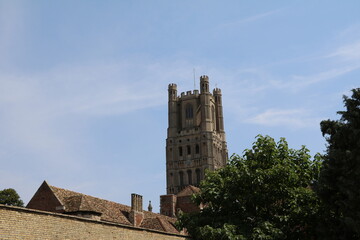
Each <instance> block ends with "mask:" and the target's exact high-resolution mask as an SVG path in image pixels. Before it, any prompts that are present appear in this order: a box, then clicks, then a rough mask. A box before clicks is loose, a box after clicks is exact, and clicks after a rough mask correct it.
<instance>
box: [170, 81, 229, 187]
mask: <svg viewBox="0 0 360 240" xmlns="http://www.w3.org/2000/svg"><path fill="white" fill-rule="evenodd" d="M168 91H169V127H168V131H167V139H166V181H167V189H166V191H167V194H177V193H178V192H180V191H181V190H182V189H184V188H185V187H186V186H188V185H194V186H198V185H199V183H200V181H201V180H202V179H203V178H204V172H205V170H206V169H209V170H211V171H213V170H215V169H218V168H221V167H223V166H225V165H226V162H227V159H228V152H227V146H226V140H225V131H224V118H223V111H222V99H221V90H220V89H218V88H215V89H214V90H213V93H212V94H211V93H210V92H209V78H208V76H201V77H200V93H199V91H198V90H194V91H193V92H192V91H187V92H186V94H185V93H181V95H180V96H178V95H177V86H176V84H174V83H172V84H169V88H168Z"/></svg>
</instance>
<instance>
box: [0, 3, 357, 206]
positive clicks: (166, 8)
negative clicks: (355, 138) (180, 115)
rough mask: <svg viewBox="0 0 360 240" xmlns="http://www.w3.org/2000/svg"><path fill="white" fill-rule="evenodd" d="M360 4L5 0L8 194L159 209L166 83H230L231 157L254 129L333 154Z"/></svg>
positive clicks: (1, 26)
mask: <svg viewBox="0 0 360 240" xmlns="http://www.w3.org/2000/svg"><path fill="white" fill-rule="evenodd" d="M359 12H360V2H359V1H357V0H354V1H351V0H348V1H240V0H236V1H190V0H184V1H165V0H163V1H156V0H154V1H148V0H143V1H141V0H138V1H110V0H109V1H95V0H94V1H85V0H84V1H80V0H78V1H70V0H68V1H66V0H64V1H48V0H43V1H41V0H39V1H21V0H16V1H13V0H8V1H6V0H0V135H1V138H0V164H1V165H0V189H4V188H9V187H12V188H15V189H16V190H17V191H18V193H19V194H20V196H21V197H22V199H23V200H24V201H25V202H26V203H27V202H28V201H29V200H30V198H31V196H32V195H33V194H34V193H35V191H36V190H37V188H38V187H39V186H40V184H41V183H42V181H43V180H47V181H48V182H49V184H51V185H55V186H58V187H62V188H67V189H71V190H74V191H79V192H82V193H85V194H89V195H93V196H96V197H101V198H105V199H109V200H112V201H116V202H120V203H124V204H130V194H131V193H133V192H135V193H138V194H141V195H143V196H144V205H145V206H144V207H146V206H147V202H148V200H151V201H152V202H153V206H154V210H155V211H158V209H159V207H158V206H159V195H161V194H165V138H166V128H167V86H168V84H169V83H177V85H178V91H179V92H182V91H187V90H192V89H193V88H194V81H193V69H195V75H196V88H198V87H197V85H198V79H199V76H200V75H208V76H209V78H210V85H211V86H210V87H211V88H214V87H215V86H217V87H219V88H221V89H222V92H223V105H224V117H225V131H226V134H227V142H228V147H229V153H230V154H231V153H238V154H241V153H242V151H243V150H244V149H245V148H249V147H251V144H252V142H254V140H255V136H256V135H258V134H263V135H266V134H267V135H270V136H272V137H274V138H275V139H276V140H279V138H280V137H285V138H286V139H287V140H288V142H289V145H290V146H291V147H293V148H297V149H298V148H300V147H301V145H306V146H307V147H308V148H309V149H310V154H311V155H314V154H315V153H317V152H321V153H322V152H323V151H324V150H325V140H324V138H323V137H322V135H321V132H320V129H319V123H320V121H321V120H324V119H329V118H330V119H337V118H338V116H337V115H336V112H337V111H339V110H342V109H343V103H342V95H344V94H346V95H349V94H350V90H351V89H352V88H355V87H360V86H359V83H360V14H359Z"/></svg>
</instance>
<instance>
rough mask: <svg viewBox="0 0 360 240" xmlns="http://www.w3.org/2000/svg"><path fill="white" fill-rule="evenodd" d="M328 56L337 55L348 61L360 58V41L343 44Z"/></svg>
mask: <svg viewBox="0 0 360 240" xmlns="http://www.w3.org/2000/svg"><path fill="white" fill-rule="evenodd" d="M327 57H337V58H340V59H341V60H346V61H353V60H360V41H357V42H353V43H351V44H347V45H344V46H341V47H339V48H338V49H336V50H335V51H334V52H332V53H330V54H329V55H327Z"/></svg>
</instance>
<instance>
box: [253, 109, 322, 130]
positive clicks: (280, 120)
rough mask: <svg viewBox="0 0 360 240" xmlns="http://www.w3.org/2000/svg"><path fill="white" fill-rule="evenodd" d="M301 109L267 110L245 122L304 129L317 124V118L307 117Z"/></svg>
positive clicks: (306, 113)
mask: <svg viewBox="0 0 360 240" xmlns="http://www.w3.org/2000/svg"><path fill="white" fill-rule="evenodd" d="M309 115H310V114H309V112H307V111H305V110H303V109H290V110H289V109H268V110H266V111H264V112H262V113H260V114H258V115H256V116H255V117H252V118H249V119H247V120H246V122H249V123H253V124H259V125H263V126H271V127H282V126H284V127H289V128H306V127H313V126H316V125H317V124H318V123H319V119H318V118H313V117H309Z"/></svg>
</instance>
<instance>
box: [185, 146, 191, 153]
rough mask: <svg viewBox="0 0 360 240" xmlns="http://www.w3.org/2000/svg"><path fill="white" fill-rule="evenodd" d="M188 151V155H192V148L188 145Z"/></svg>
mask: <svg viewBox="0 0 360 240" xmlns="http://www.w3.org/2000/svg"><path fill="white" fill-rule="evenodd" d="M186 149H187V154H188V155H190V154H191V147H190V146H189V145H187V146H186Z"/></svg>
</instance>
